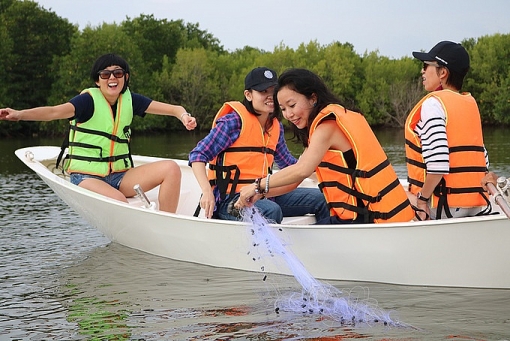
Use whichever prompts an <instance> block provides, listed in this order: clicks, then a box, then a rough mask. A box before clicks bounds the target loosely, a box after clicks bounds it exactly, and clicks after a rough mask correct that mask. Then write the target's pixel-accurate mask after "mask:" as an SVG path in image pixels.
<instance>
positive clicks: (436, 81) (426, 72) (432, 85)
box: [421, 62, 441, 91]
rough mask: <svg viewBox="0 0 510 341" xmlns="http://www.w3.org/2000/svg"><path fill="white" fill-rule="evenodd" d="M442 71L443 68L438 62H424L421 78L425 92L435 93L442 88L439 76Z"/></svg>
mask: <svg viewBox="0 0 510 341" xmlns="http://www.w3.org/2000/svg"><path fill="white" fill-rule="evenodd" d="M440 71H441V67H440V66H439V65H438V64H437V63H436V62H423V68H422V69H421V78H422V84H423V88H424V89H425V90H427V91H435V90H437V89H438V88H439V87H440V86H441V78H439V75H438V72H440Z"/></svg>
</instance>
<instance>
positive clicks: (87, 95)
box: [69, 92, 94, 107]
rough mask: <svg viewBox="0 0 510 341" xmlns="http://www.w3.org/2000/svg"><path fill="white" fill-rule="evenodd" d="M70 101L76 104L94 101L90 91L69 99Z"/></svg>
mask: <svg viewBox="0 0 510 341" xmlns="http://www.w3.org/2000/svg"><path fill="white" fill-rule="evenodd" d="M69 102H70V103H71V104H72V105H74V106H75V107H76V106H79V105H83V104H89V103H90V102H92V103H93V102H94V99H93V98H92V95H91V94H90V93H89V92H82V93H80V94H78V95H76V96H74V97H73V98H71V99H70V100H69Z"/></svg>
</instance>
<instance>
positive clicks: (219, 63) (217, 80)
mask: <svg viewBox="0 0 510 341" xmlns="http://www.w3.org/2000/svg"><path fill="white" fill-rule="evenodd" d="M0 24H1V25H0V41H1V42H2V48H1V49H0V107H5V106H8V107H12V108H16V109H24V108H30V107H35V106H43V105H55V104H59V103H63V102H65V101H67V100H69V99H70V98H72V97H74V96H75V95H77V94H78V93H79V92H80V91H81V90H83V89H84V88H87V87H90V86H93V85H94V84H93V82H92V80H91V78H90V68H91V66H92V64H93V62H94V61H95V59H96V58H97V57H98V56H100V55H102V54H104V53H109V52H113V53H117V54H119V55H121V56H123V57H124V58H125V59H126V60H127V61H128V62H129V64H130V66H131V76H132V77H131V80H130V88H131V90H132V91H134V92H139V93H142V94H145V95H148V96H149V97H151V98H153V99H156V100H161V101H167V102H171V103H177V104H181V105H183V106H184V107H186V108H187V109H188V110H189V111H190V112H192V113H193V114H194V115H195V116H196V117H197V121H198V122H199V128H200V129H209V127H210V125H211V121H212V118H213V117H214V115H215V114H216V111H217V110H218V109H219V108H220V106H221V105H222V103H223V102H224V101H227V100H241V99H242V93H243V86H244V82H243V80H244V76H245V75H246V74H247V72H248V71H249V70H251V69H252V68H254V67H256V66H262V65H263V66H268V67H270V68H273V69H275V70H276V71H278V72H282V71H284V70H285V69H287V68H290V67H304V68H308V69H310V70H312V71H314V72H316V73H318V74H319V75H321V76H322V78H323V79H324V80H325V81H326V83H327V84H328V85H329V86H330V87H331V89H332V90H333V91H334V92H335V93H336V94H337V95H338V96H339V98H341V99H342V101H343V102H344V104H345V106H347V107H349V108H352V109H355V110H358V111H360V112H362V113H363V114H364V115H365V116H366V117H367V119H368V121H369V122H370V124H371V125H373V126H397V127H401V126H402V125H403V123H404V121H405V118H406V116H407V114H408V113H409V111H410V110H411V109H412V107H413V106H414V104H415V103H416V102H417V101H418V100H419V98H421V96H423V94H424V92H423V89H422V86H421V78H420V70H421V63H420V62H419V61H417V60H415V59H413V58H411V57H403V58H400V59H390V58H388V57H385V56H381V55H379V52H378V51H373V52H367V53H365V54H363V55H359V54H357V53H356V52H355V51H354V47H353V46H352V45H351V44H350V43H340V42H334V43H331V44H328V45H320V44H319V43H318V42H317V41H310V42H308V43H302V44H301V45H300V46H299V47H298V48H297V49H292V48H289V47H287V46H285V45H284V44H280V46H276V47H275V48H274V50H273V51H264V50H260V49H257V48H253V47H250V46H248V45H247V46H245V47H244V48H242V49H237V50H235V51H225V49H224V48H223V46H222V45H221V43H220V41H219V40H218V39H217V38H215V37H214V36H213V35H211V34H210V33H208V32H207V31H204V30H201V29H200V28H199V25H198V24H190V23H185V22H183V21H182V20H175V21H168V20H166V19H156V18H155V17H154V16H153V15H140V16H139V17H137V18H133V19H131V18H129V17H127V18H126V19H125V20H124V21H122V22H121V23H120V24H115V23H113V24H108V23H103V24H102V25H99V26H97V27H92V26H87V27H86V28H84V29H83V30H79V29H78V27H76V26H75V25H72V24H70V23H69V21H68V20H67V19H64V18H61V17H59V16H58V15H57V14H56V13H54V12H52V11H50V10H47V9H45V8H42V7H40V6H39V5H38V4H37V3H35V2H33V1H30V0H24V1H22V0H0ZM248 43H249V42H248ZM462 43H463V45H464V46H465V47H466V49H467V50H468V52H469V54H470V56H471V71H470V72H469V73H468V75H467V78H466V80H465V82H464V87H463V90H464V91H469V92H471V93H472V94H473V95H474V96H475V98H476V99H477V100H478V104H479V106H480V111H481V114H482V120H483V122H484V124H510V64H509V63H508V60H510V34H495V35H491V36H483V37H479V38H476V39H475V38H470V39H466V40H464V41H463V42H462ZM409 55H411V51H409ZM66 127H67V122H64V121H58V122H41V123H39V122H17V123H14V124H13V123H8V122H0V136H10V135H31V134H44V135H61V134H63V133H64V131H65V129H66ZM133 129H134V130H135V131H138V132H156V131H168V130H176V129H182V126H181V125H180V124H179V122H178V121H177V120H173V119H168V118H165V117H160V116H157V115H148V116H147V117H146V118H144V119H136V120H135V121H134V127H133Z"/></svg>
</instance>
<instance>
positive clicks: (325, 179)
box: [309, 104, 414, 223]
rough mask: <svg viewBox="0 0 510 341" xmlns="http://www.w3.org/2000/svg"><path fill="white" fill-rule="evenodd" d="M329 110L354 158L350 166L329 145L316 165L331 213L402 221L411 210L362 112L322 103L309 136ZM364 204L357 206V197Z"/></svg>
mask: <svg viewBox="0 0 510 341" xmlns="http://www.w3.org/2000/svg"><path fill="white" fill-rule="evenodd" d="M330 114H333V115H335V120H336V124H337V125H338V126H339V127H340V129H341V130H342V132H343V133H344V134H345V136H346V137H347V139H348V140H349V142H350V144H351V146H352V150H353V152H354V156H355V158H356V169H350V168H349V167H348V165H347V163H346V161H345V159H344V156H343V153H342V152H341V151H339V150H333V149H330V150H328V151H327V152H326V155H325V156H324V158H323V159H322V161H321V163H320V164H319V166H318V167H317V169H316V173H317V178H318V180H319V188H320V189H321V191H322V192H323V194H324V197H325V198H326V202H327V203H328V207H329V209H330V214H332V215H333V214H335V215H336V216H337V217H338V218H340V219H343V220H351V219H356V218H357V216H358V214H362V215H363V216H364V219H365V222H372V221H373V222H376V223H383V222H405V221H410V220H412V219H413V217H414V211H413V209H412V208H411V204H410V202H409V200H408V199H407V195H406V193H405V190H404V188H403V187H402V185H401V184H400V181H399V179H398V177H397V174H396V173H395V171H394V169H393V167H392V166H391V164H390V162H389V161H388V158H387V157H386V154H385V153H384V150H383V149H382V147H381V145H380V144H379V141H378V140H377V137H376V136H375V135H374V133H373V131H372V129H371V128H370V126H369V125H368V122H367V121H366V120H365V118H364V117H363V115H361V114H359V113H357V112H353V111H350V110H347V109H345V108H344V107H342V106H340V105H336V104H331V105H328V106H327V107H325V108H324V109H323V110H322V111H321V112H320V113H319V114H318V115H317V117H316V118H315V119H314V121H313V122H312V124H311V126H310V136H309V137H310V138H311V136H312V135H313V133H314V132H315V129H316V128H317V126H318V125H319V123H320V122H321V121H322V120H323V119H324V118H325V117H326V116H329V115H330ZM357 198H358V199H359V200H361V201H362V203H363V206H364V207H358V206H357V200H358V199H357Z"/></svg>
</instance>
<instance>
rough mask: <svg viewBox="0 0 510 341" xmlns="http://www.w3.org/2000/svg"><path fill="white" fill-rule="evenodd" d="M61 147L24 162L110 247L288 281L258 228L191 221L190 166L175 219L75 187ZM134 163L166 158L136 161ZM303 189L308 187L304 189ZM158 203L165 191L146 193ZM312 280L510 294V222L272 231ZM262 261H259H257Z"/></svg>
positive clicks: (491, 219) (193, 189) (194, 195)
mask: <svg viewBox="0 0 510 341" xmlns="http://www.w3.org/2000/svg"><path fill="white" fill-rule="evenodd" d="M59 151H60V148H58V147H30V148H23V149H20V150H17V151H16V155H17V156H18V157H19V158H20V160H21V161H23V162H24V163H25V164H26V165H27V166H28V167H29V168H31V169H32V170H33V171H34V172H35V173H36V174H37V175H38V176H39V177H40V178H41V179H42V180H43V181H44V182H45V183H46V184H47V185H48V186H49V187H50V188H51V189H52V190H53V191H54V192H55V193H56V194H57V195H58V196H59V197H60V198H61V199H62V200H63V201H65V202H66V203H67V204H68V205H69V206H70V207H71V208H73V209H74V210H75V211H76V212H77V213H78V214H79V215H80V216H81V217H83V218H84V219H85V220H87V221H88V222H89V223H90V224H91V225H92V226H94V227H95V228H97V229H98V230H99V231H100V232H101V233H103V234H104V235H105V236H106V237H107V238H109V239H110V240H111V241H112V242H116V243H119V244H122V245H125V246H127V247H130V248H134V249H137V250H141V251H144V252H148V253H151V254H154V255H158V256H161V257H167V258H171V259H175V260H180V261H187V262H194V263H199V264H205V265H210V266H216V267H225V268H231V269H239V270H246V271H256V272H260V271H261V266H263V268H264V271H265V272H269V273H281V274H287V275H290V274H291V272H290V270H289V269H287V268H286V267H285V266H282V264H281V263H277V262H273V261H272V260H271V259H258V258H256V257H254V255H253V253H251V254H250V252H251V251H250V250H252V245H251V244H252V241H251V239H250V232H249V231H250V226H247V225H246V224H243V223H240V222H233V221H223V220H216V219H205V218H203V217H200V216H199V217H193V212H194V211H195V209H196V207H197V204H198V198H199V196H200V189H199V187H198V184H197V183H196V180H195V178H194V176H193V173H192V172H191V169H190V167H189V166H188V165H187V162H186V161H184V160H175V161H176V162H177V163H178V164H179V165H180V166H181V170H182V176H183V180H182V184H183V185H182V189H181V201H180V203H179V207H178V213H177V214H170V213H166V212H160V211H157V210H151V209H146V208H144V207H142V204H141V202H139V201H137V200H136V199H132V200H130V203H129V204H126V203H122V202H119V201H115V200H111V199H109V198H106V197H104V196H101V195H99V194H96V193H93V192H90V191H88V190H85V189H82V188H80V187H78V186H75V185H72V184H70V183H69V182H68V180H67V179H66V178H64V177H62V176H61V175H59V171H57V170H55V169H54V159H55V158H56V156H57V155H58V153H59ZM133 159H134V161H135V164H141V163H146V162H152V161H155V160H159V158H149V157H142V156H134V157H133ZM305 185H310V184H309V183H308V184H305ZM147 194H148V196H149V198H156V197H157V190H154V191H150V192H148V193H147ZM271 227H272V229H273V232H274V234H275V235H276V236H277V237H278V238H280V239H281V240H284V241H285V243H286V247H287V248H288V249H289V251H290V252H292V253H293V254H294V255H295V256H296V257H297V259H299V260H300V261H301V262H302V263H303V265H304V267H305V268H306V269H307V270H308V271H309V272H310V274H311V275H312V276H314V277H315V278H318V279H326V280H348V281H363V282H381V283H391V284H401V285H419V286H447V287H474V288H504V289H509V288H510V271H508V267H509V265H510V248H509V247H508V241H509V240H510V222H509V221H508V219H507V218H506V216H504V215H503V214H497V215H491V216H484V217H472V218H460V219H447V220H437V221H427V222H408V223H393V224H363V225H305V224H282V225H272V226H271ZM254 259H255V260H254Z"/></svg>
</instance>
